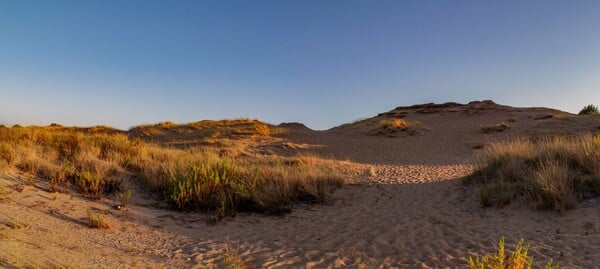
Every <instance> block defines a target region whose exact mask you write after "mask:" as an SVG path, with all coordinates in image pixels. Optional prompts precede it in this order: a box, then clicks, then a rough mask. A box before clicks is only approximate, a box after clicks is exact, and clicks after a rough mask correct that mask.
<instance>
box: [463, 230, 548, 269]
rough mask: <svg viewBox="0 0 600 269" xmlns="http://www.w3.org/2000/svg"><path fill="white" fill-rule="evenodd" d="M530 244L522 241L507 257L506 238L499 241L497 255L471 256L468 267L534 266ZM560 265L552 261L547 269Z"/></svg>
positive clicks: (505, 268)
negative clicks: (530, 253)
mask: <svg viewBox="0 0 600 269" xmlns="http://www.w3.org/2000/svg"><path fill="white" fill-rule="evenodd" d="M530 246H531V244H530V243H527V244H525V240H523V239H521V240H520V241H519V243H517V246H516V247H515V250H514V251H513V252H512V253H511V254H510V256H507V255H506V253H505V248H504V237H501V238H500V240H499V241H498V250H497V252H496V253H493V254H490V255H484V256H475V258H473V257H472V256H469V260H468V261H467V265H468V266H469V268H470V269H525V268H531V266H532V265H533V257H531V256H529V255H528V252H529V247H530ZM558 267H559V264H558V263H556V264H555V263H554V261H553V260H552V259H550V261H548V263H547V264H546V269H558Z"/></svg>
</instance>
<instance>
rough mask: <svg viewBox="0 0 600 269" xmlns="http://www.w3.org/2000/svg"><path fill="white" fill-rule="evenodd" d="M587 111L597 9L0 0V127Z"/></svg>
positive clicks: (596, 89) (579, 4) (596, 77)
mask: <svg viewBox="0 0 600 269" xmlns="http://www.w3.org/2000/svg"><path fill="white" fill-rule="evenodd" d="M475 99H493V100H495V101H496V102H498V103H503V104H508V105H514V106H547V107H553V108H559V109H563V110H567V111H570V112H577V111H578V110H579V109H580V108H581V107H583V106H584V105H586V104H589V103H595V104H600V1H583V0H582V1H549V0H543V1H542V0H540V1H454V0H452V1H362V0H361V1H339V0H336V1H333V0H331V1H323V0H319V1H304V0H303V1H292V0H276V1H259V0H256V1H120V0H119V1H107V0H102V1H99V0H98V1H42V0H40V1H21V0H15V1H8V0H7V1H0V123H4V124H14V123H19V124H49V123H51V122H59V123H63V124H66V125H95V124H106V125H111V126H116V127H119V128H123V129H127V128H129V127H131V126H133V125H137V124H141V123H154V122H158V121H165V120H171V121H175V122H190V121H196V120H201V119H221V118H233V117H251V118H259V119H261V120H264V121H267V122H270V123H279V122H283V121H299V122H303V123H305V124H307V125H308V126H309V127H312V128H316V129H326V128H330V127H333V126H335V125H338V124H341V123H344V122H349V121H352V120H355V119H358V118H364V117H368V116H372V115H374V114H376V113H378V112H384V111H388V110H390V109H392V108H394V107H396V106H399V105H410V104H415V103H423V102H446V101H457V102H468V101H470V100H475Z"/></svg>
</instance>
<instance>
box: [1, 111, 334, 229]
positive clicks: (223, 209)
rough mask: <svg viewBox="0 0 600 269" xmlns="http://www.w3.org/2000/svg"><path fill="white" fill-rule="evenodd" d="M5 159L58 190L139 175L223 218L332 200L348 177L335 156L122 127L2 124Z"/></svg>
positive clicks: (93, 194)
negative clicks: (165, 142) (199, 144)
mask: <svg viewBox="0 0 600 269" xmlns="http://www.w3.org/2000/svg"><path fill="white" fill-rule="evenodd" d="M235 122H237V121H234V123H235ZM243 123H245V124H247V123H252V124H254V121H244V122H243ZM223 124H225V123H223ZM162 125H164V126H168V128H173V124H170V123H169V124H165V123H163V124H162ZM0 163H3V164H4V165H5V166H4V167H5V168H6V167H13V168H17V169H19V170H21V171H23V172H28V173H31V174H32V175H35V176H38V177H40V178H43V179H46V180H47V181H48V182H49V183H50V184H49V185H50V187H49V190H51V191H59V190H64V189H67V188H68V187H69V186H76V187H77V188H78V189H79V190H80V191H81V192H83V193H84V194H85V195H86V196H88V197H90V198H94V199H99V198H102V197H103V196H105V194H107V193H113V192H116V191H120V185H121V182H122V181H123V180H124V179H133V180H138V181H139V183H141V184H145V185H147V186H149V187H150V188H151V189H153V190H155V191H156V192H158V193H161V194H162V197H164V199H165V200H166V201H167V202H170V203H172V204H173V205H174V206H175V207H176V208H178V209H191V210H208V211H214V212H216V213H217V214H216V215H217V216H218V217H219V218H220V217H223V216H225V215H227V214H233V213H235V212H236V211H238V210H250V211H258V212H264V213H272V214H279V213H285V212H289V211H290V210H291V207H292V205H293V204H294V203H296V202H310V203H327V202H328V201H329V196H330V194H331V192H332V191H333V190H334V189H336V188H337V187H339V186H341V184H342V183H343V181H342V179H341V176H340V175H339V173H338V172H337V170H336V167H335V165H336V163H335V162H334V161H326V160H320V159H317V158H302V157H298V158H286V157H278V156H253V155H248V156H236V157H235V158H233V157H226V155H223V154H221V152H219V150H218V149H206V148H196V147H193V148H187V149H175V148H164V147H160V146H158V145H151V144H146V143H144V142H142V141H141V140H138V139H136V138H129V137H127V136H126V135H124V134H120V133H115V134H106V133H89V132H79V131H72V130H66V131H65V128H64V127H60V128H59V127H26V128H24V127H19V128H2V129H0Z"/></svg>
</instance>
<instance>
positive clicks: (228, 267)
mask: <svg viewBox="0 0 600 269" xmlns="http://www.w3.org/2000/svg"><path fill="white" fill-rule="evenodd" d="M222 252H223V254H222V256H223V257H222V259H223V262H222V263H221V266H220V267H219V268H224V269H245V268H247V267H246V261H245V260H244V258H243V257H242V254H241V253H240V252H241V251H240V247H239V245H238V246H233V245H232V244H231V242H226V243H225V244H223V250H222Z"/></svg>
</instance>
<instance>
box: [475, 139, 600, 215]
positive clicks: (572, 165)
mask: <svg viewBox="0 0 600 269" xmlns="http://www.w3.org/2000/svg"><path fill="white" fill-rule="evenodd" d="M598 139H599V138H598V136H596V137H593V136H591V135H584V136H580V137H575V138H566V137H552V138H545V139H541V140H539V141H537V142H534V141H531V140H524V139H520V140H514V141H512V142H509V143H496V144H493V145H491V146H490V147H488V148H487V150H486V151H485V152H484V153H483V154H482V156H481V162H480V165H479V169H478V170H477V171H475V173H473V174H472V175H470V176H468V177H466V178H465V180H464V182H465V183H475V182H478V183H481V184H482V187H481V193H480V195H481V202H482V204H483V205H484V206H491V205H497V206H502V205H505V204H508V203H510V201H511V200H513V199H514V198H516V197H521V196H522V197H525V198H526V199H527V200H528V201H529V202H530V204H531V205H532V206H533V207H535V208H541V209H553V210H558V211H560V210H564V209H569V208H572V207H573V206H574V205H575V204H576V203H577V202H578V201H581V200H584V199H588V198H591V197H595V196H598V195H600V144H599V143H598V142H597V141H598Z"/></svg>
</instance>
